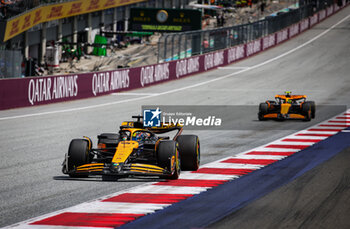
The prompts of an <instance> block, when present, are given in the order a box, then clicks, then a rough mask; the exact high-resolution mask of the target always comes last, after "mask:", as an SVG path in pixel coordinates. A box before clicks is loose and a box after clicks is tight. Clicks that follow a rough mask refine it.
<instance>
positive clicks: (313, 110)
mask: <svg viewBox="0 0 350 229" xmlns="http://www.w3.org/2000/svg"><path fill="white" fill-rule="evenodd" d="M306 103H309V104H310V106H311V118H315V117H316V104H315V102H314V101H307V102H306Z"/></svg>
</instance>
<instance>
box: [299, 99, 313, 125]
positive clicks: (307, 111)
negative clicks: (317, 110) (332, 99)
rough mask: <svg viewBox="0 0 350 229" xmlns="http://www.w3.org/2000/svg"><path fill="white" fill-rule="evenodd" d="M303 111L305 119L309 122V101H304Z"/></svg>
mask: <svg viewBox="0 0 350 229" xmlns="http://www.w3.org/2000/svg"><path fill="white" fill-rule="evenodd" d="M301 112H302V114H303V115H304V116H305V119H304V121H307V122H308V121H310V120H311V105H310V104H309V103H308V102H305V103H303V105H302V107H301Z"/></svg>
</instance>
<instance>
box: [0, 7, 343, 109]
mask: <svg viewBox="0 0 350 229" xmlns="http://www.w3.org/2000/svg"><path fill="white" fill-rule="evenodd" d="M344 4H345V2H344ZM340 8H341V7H339V6H338V5H337V4H335V5H331V6H329V7H327V8H325V9H323V10H320V11H318V12H317V13H315V14H313V15H312V16H310V17H306V18H305V19H303V20H301V21H300V22H297V23H295V24H292V25H290V26H289V27H286V28H284V29H282V30H279V31H276V32H275V33H272V34H269V35H266V36H264V37H261V38H258V39H255V40H251V41H249V42H246V43H243V44H239V45H235V46H233V47H230V48H227V49H221V50H217V51H213V52H209V53H206V54H203V55H197V56H192V57H189V58H184V59H180V60H174V61H170V62H165V63H159V64H154V65H149V66H143V67H137V68H130V69H120V70H114V71H103V72H92V73H83V74H74V75H61V76H47V77H32V78H21V79H1V80H0V110H4V109H10V108H15V107H26V106H33V105H42V104H49V103H55V102H63V101H70V100H77V99H82V98H89V97H95V96H100V95H106V94H110V93H116V92H120V91H126V90H132V89H136V88H142V87H146V86H150V85H155V84H157V83H162V82H166V81H170V80H175V79H179V78H183V77H186V76H189V75H192V74H198V73H201V72H205V71H208V70H212V69H215V68H217V67H219V66H224V65H227V64H231V63H234V62H236V61H238V60H241V59H244V58H247V57H249V56H252V55H254V54H256V53H259V52H261V51H264V50H266V49H268V48H271V47H273V46H276V45H278V44H280V43H282V42H285V41H286V40H288V39H290V38H292V37H294V36H296V35H298V34H299V33H301V32H303V31H305V30H307V29H310V28H311V27H313V26H314V25H315V24H317V23H318V22H320V21H322V20H323V19H325V18H327V17H329V16H331V15H332V14H334V13H335V12H337V11H338V10H339V9H340Z"/></svg>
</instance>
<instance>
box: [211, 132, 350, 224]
mask: <svg viewBox="0 0 350 229" xmlns="http://www.w3.org/2000/svg"><path fill="white" fill-rule="evenodd" d="M347 134H348V133H347ZM349 161H350V148H347V149H345V150H343V151H342V152H340V153H339V154H337V155H336V156H335V157H333V158H332V159H330V160H329V161H327V162H325V163H324V164H322V165H319V166H317V167H316V168H314V169H312V170H310V171H309V172H307V173H305V174H304V175H302V176H300V177H299V178H297V179H296V180H294V181H292V182H291V183H289V184H286V185H284V186H283V187H281V188H279V189H277V190H275V191H273V192H271V193H269V194H268V195H266V196H264V197H262V198H260V199H258V200H256V201H255V202H253V203H251V204H249V205H248V206H246V207H244V208H242V209H240V210H238V211H236V212H234V213H233V214H231V215H230V216H227V217H226V218H225V219H223V220H222V221H220V222H217V223H214V224H212V225H211V226H210V227H208V229H227V228H350V220H349V212H350V207H349V206H350V192H349V184H350V182H349V181H350V165H349Z"/></svg>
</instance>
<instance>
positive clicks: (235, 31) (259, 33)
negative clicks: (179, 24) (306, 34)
mask: <svg viewBox="0 0 350 229" xmlns="http://www.w3.org/2000/svg"><path fill="white" fill-rule="evenodd" d="M331 4H333V1H331V0H319V1H317V2H315V3H313V4H308V5H304V6H301V7H299V8H296V9H290V10H289V12H286V13H279V14H278V15H276V16H267V17H265V19H263V20H259V21H256V22H253V23H248V24H243V25H236V26H232V27H226V28H218V29H212V30H200V31H190V32H184V33H171V34H165V35H163V36H161V37H160V39H159V42H158V57H157V61H158V63H162V62H167V61H171V60H178V59H183V58H186V57H191V56H195V55H200V54H204V53H208V52H212V51H215V50H219V49H225V48H229V47H232V46H235V45H239V44H245V43H248V42H250V41H253V40H256V39H258V38H261V37H263V36H266V35H269V34H272V33H275V32H277V31H279V30H282V29H284V28H286V27H288V26H290V25H292V24H295V23H297V22H299V21H301V20H303V19H305V18H307V17H309V16H312V15H313V14H314V13H316V12H318V11H320V10H323V9H325V8H326V7H327V6H330V5H331Z"/></svg>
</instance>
